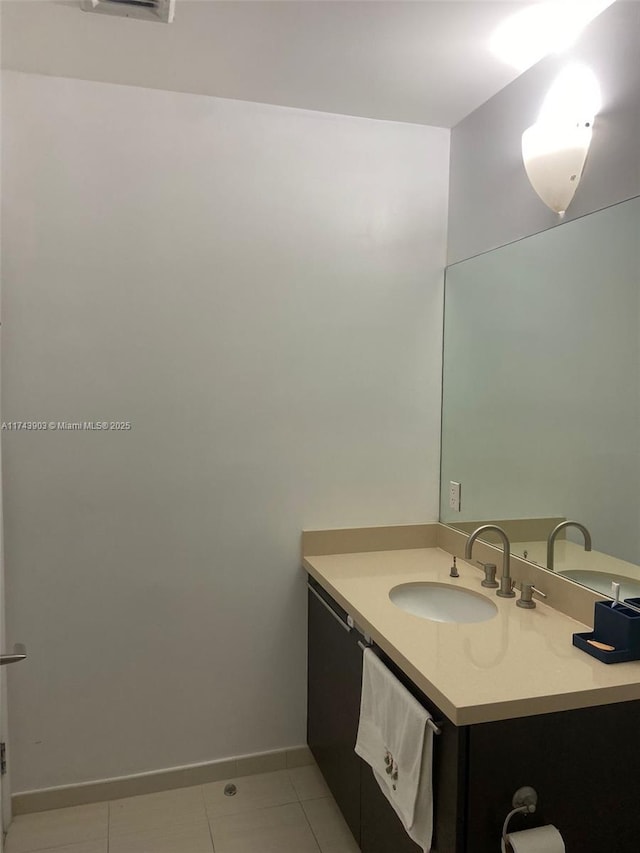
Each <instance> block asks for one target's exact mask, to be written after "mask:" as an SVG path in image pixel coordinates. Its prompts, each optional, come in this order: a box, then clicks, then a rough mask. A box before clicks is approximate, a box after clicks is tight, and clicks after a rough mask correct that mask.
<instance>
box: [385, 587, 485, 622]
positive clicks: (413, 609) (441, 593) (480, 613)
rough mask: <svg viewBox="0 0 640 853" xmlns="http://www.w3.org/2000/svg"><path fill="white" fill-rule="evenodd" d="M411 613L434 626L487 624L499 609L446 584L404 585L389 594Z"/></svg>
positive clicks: (398, 604)
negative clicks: (432, 623)
mask: <svg viewBox="0 0 640 853" xmlns="http://www.w3.org/2000/svg"><path fill="white" fill-rule="evenodd" d="M389 598H390V599H391V601H392V602H393V603H394V604H395V605H396V607H399V608H400V609H401V610H404V611H405V612H407V613H412V614H413V615H414V616H421V617H422V618H423V619H430V620H431V621H433V622H486V621H487V620H488V619H493V617H494V616H495V615H496V613H497V612H498V608H497V607H496V605H495V604H494V603H493V601H490V600H489V599H488V598H487V597H486V596H484V595H480V594H479V593H477V592H471V591H470V590H468V589H462V588H461V587H457V586H453V585H452V584H444V583H426V582H425V583H403V584H400V585H399V586H394V588H393V589H392V590H391V592H390V593H389Z"/></svg>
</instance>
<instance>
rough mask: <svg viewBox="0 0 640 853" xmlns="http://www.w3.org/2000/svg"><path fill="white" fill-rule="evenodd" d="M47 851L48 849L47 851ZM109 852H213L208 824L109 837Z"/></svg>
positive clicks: (161, 828) (140, 831)
mask: <svg viewBox="0 0 640 853" xmlns="http://www.w3.org/2000/svg"><path fill="white" fill-rule="evenodd" d="M47 853H48V851H47ZM109 853H213V844H212V843H211V833H210V831H209V824H208V823H202V821H200V822H198V823H197V824H194V825H190V826H189V825H183V826H165V827H155V828H153V829H143V830H139V831H138V832H133V833H130V834H129V835H118V836H116V837H115V838H114V837H113V836H112V837H110V838H109Z"/></svg>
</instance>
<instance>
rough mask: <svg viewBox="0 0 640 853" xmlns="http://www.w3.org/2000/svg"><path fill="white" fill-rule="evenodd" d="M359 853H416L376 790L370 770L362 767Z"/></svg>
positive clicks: (395, 815) (402, 827) (414, 845)
mask: <svg viewBox="0 0 640 853" xmlns="http://www.w3.org/2000/svg"><path fill="white" fill-rule="evenodd" d="M360 849H361V850H362V853H420V851H421V849H422V848H420V847H418V845H417V844H416V843H415V842H414V841H412V840H411V839H410V838H409V836H408V835H407V833H406V832H405V829H404V826H403V825H402V823H401V821H400V818H399V817H398V815H397V814H396V813H395V811H394V810H393V807H392V806H391V804H390V803H389V801H388V800H387V798H386V797H385V795H384V794H383V793H382V791H381V790H380V786H379V785H378V783H377V782H376V778H375V776H374V775H373V770H372V769H371V768H370V767H369V765H368V764H364V763H363V765H362V826H361V835H360Z"/></svg>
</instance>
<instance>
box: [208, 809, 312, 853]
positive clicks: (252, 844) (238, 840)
mask: <svg viewBox="0 0 640 853" xmlns="http://www.w3.org/2000/svg"><path fill="white" fill-rule="evenodd" d="M211 829H212V832H213V842H214V847H215V851H216V853H258V851H259V853H319V848H318V845H317V843H316V841H315V838H314V837H313V833H312V831H311V828H310V827H309V824H308V822H307V820H306V818H305V816H304V812H303V811H302V807H301V806H300V804H299V803H289V804H288V805H284V806H276V807H275V808H265V809H259V810H258V811H251V812H244V813H242V814H236V815H226V816H221V817H216V818H213V819H212V820H211Z"/></svg>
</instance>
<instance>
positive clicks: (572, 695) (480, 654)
mask: <svg viewBox="0 0 640 853" xmlns="http://www.w3.org/2000/svg"><path fill="white" fill-rule="evenodd" d="M451 559H452V558H451V554H449V553H447V552H446V551H443V550H441V549H440V548H417V549H405V550H394V551H372V552H366V553H352V554H331V555H326V556H308V557H305V558H304V567H305V569H306V570H307V571H308V572H309V574H310V575H311V576H312V577H313V578H315V579H316V580H317V581H318V583H319V584H320V585H321V586H322V587H323V588H324V589H325V590H326V591H327V592H328V593H329V594H330V595H331V596H332V597H333V598H334V599H335V600H336V601H337V602H338V604H340V606H341V607H343V608H344V609H345V610H346V611H347V613H349V614H350V615H351V616H352V617H353V619H354V620H355V622H356V624H357V626H358V627H359V628H361V629H362V630H363V631H365V632H366V633H367V634H369V635H370V636H371V638H372V639H373V640H374V642H375V643H376V644H377V645H378V646H379V647H380V648H381V649H382V650H383V651H384V652H385V653H386V654H387V655H389V657H390V658H391V659H392V660H393V661H394V662H395V663H396V664H397V665H398V666H399V667H400V668H401V669H402V670H403V671H404V672H405V673H406V674H407V675H408V676H409V678H411V680H412V681H413V682H414V683H415V684H416V685H417V687H419V688H420V689H421V690H422V691H423V692H424V693H425V694H426V695H427V696H429V698H430V699H431V700H432V701H433V702H434V703H435V704H436V705H438V707H439V708H440V709H441V710H442V711H443V712H444V713H445V714H446V715H447V717H448V718H449V719H450V720H451V721H452V722H453V723H455V724H456V725H461V726H462V725H471V724H473V723H483V722H491V721H494V720H505V719H511V718H515V717H527V716H531V715H533V714H545V713H551V712H554V711H566V710H571V709H575V708H584V707H591V706H595V705H608V704H612V703H614V702H624V701H628V700H633V699H640V661H634V662H631V663H622V664H613V665H606V664H603V663H601V662H600V661H597V660H596V659H595V658H591V657H589V656H588V655H586V654H585V653H584V652H581V651H580V650H579V649H577V648H575V647H574V646H573V645H572V634H573V633H575V632H577V631H588V630H590V626H588V625H583V624H582V623H580V622H576V621H575V620H573V619H570V618H569V617H568V616H565V615H564V614H562V613H560V612H558V611H556V610H553V609H552V608H550V607H548V606H547V605H545V604H543V603H541V602H539V601H538V602H537V606H536V608H535V610H525V609H523V608H520V607H516V601H515V599H502V598H498V597H497V596H496V595H495V594H494V591H493V590H488V589H484V588H483V587H482V586H481V585H480V581H481V579H482V573H481V572H480V571H479V570H478V569H477V568H475V567H474V566H471V565H470V564H469V563H467V562H465V561H463V560H460V559H458V571H459V573H460V577H459V578H457V579H453V578H450V577H449V568H450V566H451ZM419 581H432V582H438V583H446V584H455V585H456V586H460V587H464V588H466V589H469V590H473V591H474V592H479V593H482V594H484V595H486V596H487V598H490V599H491V601H493V602H494V603H495V604H496V606H497V608H498V614H497V616H495V617H494V618H493V619H490V620H489V621H487V622H477V623H472V624H458V623H447V622H433V621H430V620H427V619H423V618H421V617H419V616H413V615H411V614H409V613H406V612H404V611H403V610H400V609H399V608H398V607H397V606H396V605H395V604H393V603H392V602H391V600H390V599H389V592H390V590H391V589H392V588H393V587H394V586H397V585H398V584H402V583H415V582H419Z"/></svg>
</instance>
